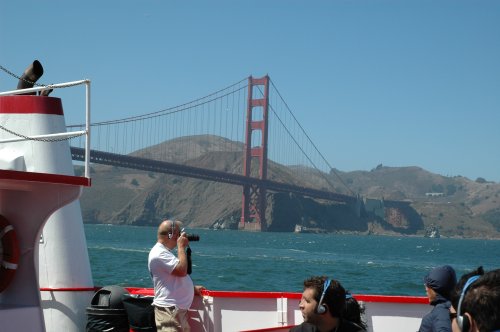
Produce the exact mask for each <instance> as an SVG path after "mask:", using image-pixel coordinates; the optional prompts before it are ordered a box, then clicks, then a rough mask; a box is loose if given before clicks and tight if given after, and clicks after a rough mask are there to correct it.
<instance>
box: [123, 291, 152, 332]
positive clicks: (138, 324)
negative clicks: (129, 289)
mask: <svg viewBox="0 0 500 332" xmlns="http://www.w3.org/2000/svg"><path fill="white" fill-rule="evenodd" d="M153 298H154V297H153V296H144V295H136V294H124V295H122V302H123V306H124V307H125V311H126V312H127V316H128V322H129V325H130V329H131V330H132V331H134V332H156V323H155V310H154V307H153Z"/></svg>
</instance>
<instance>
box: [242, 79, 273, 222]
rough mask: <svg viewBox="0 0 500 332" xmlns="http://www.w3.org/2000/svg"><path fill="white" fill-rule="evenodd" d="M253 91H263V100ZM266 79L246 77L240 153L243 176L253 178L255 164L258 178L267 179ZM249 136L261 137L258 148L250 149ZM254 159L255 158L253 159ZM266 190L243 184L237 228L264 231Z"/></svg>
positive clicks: (257, 185) (260, 186)
mask: <svg viewBox="0 0 500 332" xmlns="http://www.w3.org/2000/svg"><path fill="white" fill-rule="evenodd" d="M254 88H255V89H262V90H263V97H262V98H254ZM268 106H269V76H267V75H266V76H264V77H262V78H253V77H252V76H250V77H249V78H248V101H247V116H246V129H245V147H244V150H243V153H244V155H243V175H244V176H246V177H252V170H254V171H257V167H252V162H253V161H255V162H257V163H258V172H259V173H258V178H259V179H260V180H266V179H267V139H268ZM252 134H255V137H256V139H257V140H258V137H259V136H260V145H256V146H252ZM254 157H255V158H254ZM266 205H267V201H266V187H265V185H263V184H245V185H244V186H243V199H242V207H241V221H240V226H239V228H240V229H245V228H246V229H248V230H255V231H259V230H266V229H267V224H266Z"/></svg>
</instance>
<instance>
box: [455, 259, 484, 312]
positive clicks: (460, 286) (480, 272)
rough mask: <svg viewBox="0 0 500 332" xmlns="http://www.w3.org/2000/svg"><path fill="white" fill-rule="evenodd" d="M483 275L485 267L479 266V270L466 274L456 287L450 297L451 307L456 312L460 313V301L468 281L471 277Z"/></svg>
mask: <svg viewBox="0 0 500 332" xmlns="http://www.w3.org/2000/svg"><path fill="white" fill-rule="evenodd" d="M483 274H484V270H483V267H482V266H479V267H478V268H477V269H475V270H473V271H471V272H469V273H466V274H464V275H462V276H461V277H460V279H459V280H458V282H457V284H456V285H455V289H454V290H453V292H451V297H450V301H451V305H452V306H453V308H455V310H457V311H458V301H459V300H460V295H461V294H462V289H463V288H464V285H465V283H466V282H467V280H469V279H470V277H473V276H482V275H483Z"/></svg>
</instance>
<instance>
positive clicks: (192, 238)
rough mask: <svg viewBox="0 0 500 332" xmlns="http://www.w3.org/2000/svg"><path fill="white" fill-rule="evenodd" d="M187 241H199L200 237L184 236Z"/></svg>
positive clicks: (195, 235)
mask: <svg viewBox="0 0 500 332" xmlns="http://www.w3.org/2000/svg"><path fill="white" fill-rule="evenodd" d="M186 237H187V238H188V240H189V241H200V236H199V235H198V234H186Z"/></svg>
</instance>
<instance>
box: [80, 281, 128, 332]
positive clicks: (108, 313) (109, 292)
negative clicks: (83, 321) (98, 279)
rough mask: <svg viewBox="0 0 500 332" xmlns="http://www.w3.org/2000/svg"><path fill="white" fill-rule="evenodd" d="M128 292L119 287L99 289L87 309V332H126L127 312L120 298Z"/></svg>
mask: <svg viewBox="0 0 500 332" xmlns="http://www.w3.org/2000/svg"><path fill="white" fill-rule="evenodd" d="M125 294H129V292H128V291H127V290H126V289H125V288H123V287H120V286H106V287H103V288H101V289H99V290H98V291H97V292H96V293H95V294H94V297H92V301H91V302H90V307H87V326H86V331H87V332H101V331H113V332H128V331H129V324H128V318H127V312H126V311H125V309H124V307H123V302H122V296H123V295H125Z"/></svg>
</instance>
